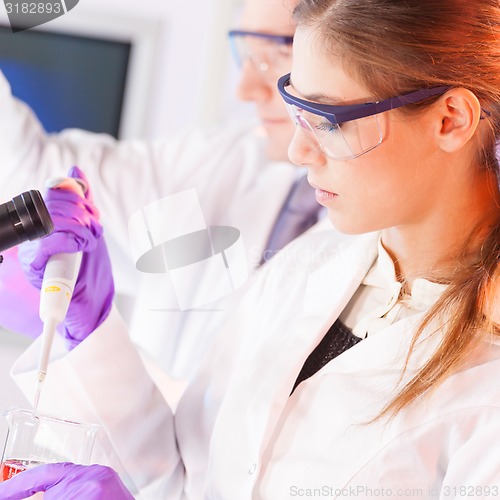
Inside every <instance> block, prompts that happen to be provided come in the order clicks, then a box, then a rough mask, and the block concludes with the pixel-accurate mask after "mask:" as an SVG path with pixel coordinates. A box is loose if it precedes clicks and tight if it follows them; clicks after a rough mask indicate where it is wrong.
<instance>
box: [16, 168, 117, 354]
mask: <svg viewBox="0 0 500 500" xmlns="http://www.w3.org/2000/svg"><path fill="white" fill-rule="evenodd" d="M68 177H73V178H77V179H78V178H79V179H82V180H83V181H84V182H85V183H86V185H87V187H88V188H87V191H86V193H85V198H82V197H81V196H80V195H78V194H76V193H74V192H73V191H71V190H68V189H49V190H48V191H47V193H46V195H45V196H44V201H45V204H46V205H47V209H48V211H49V213H50V216H51V217H52V221H53V222H54V232H53V233H52V234H50V235H49V236H47V237H45V238H42V239H40V240H35V241H30V242H26V243H23V244H22V245H20V246H19V260H20V262H21V265H22V267H23V269H24V271H25V273H26V276H27V277H28V279H29V281H31V283H32V284H33V285H35V286H36V287H37V288H41V286H42V280H43V273H44V270H45V265H46V264H47V260H48V259H49V257H50V256H51V255H54V254H57V253H61V252H68V253H71V252H80V251H81V252H83V257H82V264H81V267H80V273H79V274H78V279H77V282H76V285H75V289H74V292H73V297H72V298H71V303H70V306H69V309H68V313H67V315H66V319H65V320H64V336H65V338H66V339H67V344H68V347H69V348H70V349H73V348H74V347H76V346H77V345H78V344H79V343H80V342H81V341H82V340H84V339H85V338H87V337H88V336H89V335H90V333H92V332H93V331H94V330H95V329H96V328H97V327H98V326H99V325H100V324H101V323H102V322H103V321H104V320H105V319H106V317H107V316H108V314H109V311H110V309H111V305H112V301H113V295H114V283H113V275H112V272H111V262H110V260H109V255H108V251H107V248H106V244H105V242H104V238H103V237H102V226H101V225H100V224H99V211H98V210H97V208H96V207H95V205H94V203H93V199H92V193H91V191H90V186H89V183H88V181H87V179H86V177H85V175H84V173H83V172H82V171H81V170H80V169H79V168H78V167H73V168H72V169H71V170H70V171H69V174H68Z"/></svg>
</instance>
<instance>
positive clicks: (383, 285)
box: [340, 240, 447, 338]
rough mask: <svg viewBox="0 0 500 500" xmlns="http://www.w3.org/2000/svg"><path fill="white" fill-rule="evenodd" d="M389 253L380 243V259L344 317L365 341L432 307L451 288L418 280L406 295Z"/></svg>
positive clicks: (362, 284)
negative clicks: (390, 326)
mask: <svg viewBox="0 0 500 500" xmlns="http://www.w3.org/2000/svg"><path fill="white" fill-rule="evenodd" d="M402 287H403V284H402V283H401V282H400V281H398V280H397V277H396V269H395V267H394V262H393V261H392V259H391V257H390V255H389V254H388V253H387V250H386V249H385V248H384V246H383V245H382V241H381V240H379V242H378V257H377V259H376V260H375V262H374V263H373V266H372V267H371V268H370V270H369V271H368V273H367V275H366V276H365V278H364V279H363V281H362V283H361V285H360V287H359V288H358V290H357V291H356V293H355V294H354V295H353V297H352V299H351V300H350V301H349V303H348V304H347V306H346V308H345V309H344V311H343V312H342V314H341V315H340V320H341V321H342V322H343V323H344V324H345V325H346V326H348V327H349V328H351V329H352V332H353V333H354V335H356V336H357V337H360V338H365V337H367V336H368V335H372V334H374V333H376V332H378V331H380V330H382V329H383V328H386V327H387V326H389V325H392V324H393V323H394V322H396V321H398V320H400V319H403V318H406V317H408V316H411V315H413V314H416V313H419V312H423V311H427V310H429V309H430V307H432V306H433V305H434V304H435V303H436V302H437V300H438V299H439V297H440V296H441V294H442V293H443V292H444V290H445V289H446V287H447V285H444V284H441V283H436V282H433V281H429V280H427V279H424V278H417V279H415V280H414V281H413V283H412V285H411V290H410V293H404V292H402Z"/></svg>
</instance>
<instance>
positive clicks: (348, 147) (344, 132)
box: [286, 103, 382, 160]
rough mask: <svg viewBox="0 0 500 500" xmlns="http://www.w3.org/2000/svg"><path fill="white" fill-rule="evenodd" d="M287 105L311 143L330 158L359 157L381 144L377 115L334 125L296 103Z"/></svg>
mask: <svg viewBox="0 0 500 500" xmlns="http://www.w3.org/2000/svg"><path fill="white" fill-rule="evenodd" d="M286 107H287V109H288V112H289V114H290V116H291V117H292V120H293V121H294V122H295V124H296V125H297V126H300V127H301V129H302V130H303V132H304V134H305V136H306V137H307V139H308V140H309V142H310V144H311V145H312V146H313V147H314V148H316V149H319V150H320V151H322V152H323V153H324V154H325V155H326V156H328V157H329V158H333V159H335V160H348V159H352V158H357V157H358V156H361V155H363V154H364V153H367V152H368V151H371V150H372V149H374V148H376V147H377V146H378V145H379V144H381V143H382V130H381V128H380V124H379V121H378V118H377V115H372V116H367V117H365V118H359V119H357V120H351V121H348V122H344V123H340V124H334V123H332V122H330V121H329V120H328V119H327V118H325V117H323V116H320V115H315V114H313V113H310V112H308V111H304V110H303V109H300V108H298V107H297V106H295V105H293V104H288V103H286Z"/></svg>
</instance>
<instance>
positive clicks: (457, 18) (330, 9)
mask: <svg viewBox="0 0 500 500" xmlns="http://www.w3.org/2000/svg"><path fill="white" fill-rule="evenodd" d="M294 18H295V21H296V23H297V26H298V27H299V29H300V27H304V26H305V27H307V28H312V29H313V30H314V32H315V34H316V36H317V39H318V41H320V42H321V47H322V50H326V51H327V54H328V52H331V53H332V54H334V55H336V56H340V57H341V58H342V59H343V60H344V62H345V63H346V64H345V66H346V69H347V70H349V69H350V70H352V74H353V76H354V77H355V78H358V79H359V80H360V81H361V82H363V83H364V84H365V85H366V86H367V87H368V88H369V89H370V90H371V91H372V92H373V94H374V96H376V97H377V98H379V99H383V98H388V97H391V96H394V95H399V94H403V93H405V92H410V91H413V90H417V89H421V88H427V87H433V86H438V85H450V86H454V87H463V88H466V89H469V90H470V91H472V92H473V93H474V94H475V95H476V96H477V97H478V99H479V100H480V102H481V106H482V107H483V108H484V109H485V110H487V112H488V118H487V120H486V121H487V123H488V126H487V127H486V128H487V131H486V133H484V134H482V135H481V137H480V138H478V140H477V144H478V151H477V154H478V163H479V164H480V165H482V166H483V168H485V169H488V170H490V171H492V172H495V174H496V179H497V182H498V178H499V165H498V160H497V158H496V146H497V141H498V138H499V137H500V2H499V1H498V0H474V1H471V0H440V1H436V0H299V3H298V5H297V7H296V8H295V11H294ZM319 46H320V45H319V44H318V47H319ZM426 104H427V105H428V104H429V103H425V104H424V105H426ZM417 107H418V105H417ZM412 111H413V109H410V110H409V111H408V110H405V111H404V112H412ZM492 188H493V190H494V191H496V189H497V186H492ZM492 196H493V194H492ZM493 218H494V219H496V222H495V223H494V224H493V225H491V219H490V222H489V223H490V227H489V229H488V230H487V231H483V232H482V233H481V234H482V235H483V236H482V238H483V240H482V242H481V243H482V244H481V245H479V247H480V248H479V249H478V251H477V252H476V253H477V255H476V256H475V257H474V258H473V259H472V261H471V259H470V252H468V251H467V248H466V246H464V251H463V255H462V258H459V260H458V262H457V268H456V269H455V271H454V272H453V273H452V276H449V277H447V280H448V281H449V283H450V284H449V286H448V287H447V290H446V292H445V293H444V294H443V296H442V297H441V298H440V300H439V301H438V302H437V303H436V305H435V306H434V307H433V308H432V309H431V310H430V311H429V312H428V314H427V315H426V317H425V319H424V321H423V322H422V324H421V325H420V326H419V328H418V329H417V331H416V333H415V336H414V337H413V341H412V344H411V348H410V352H409V354H408V358H407V360H406V361H407V362H408V359H409V358H410V356H411V355H412V353H413V352H414V351H415V348H416V346H417V344H418V341H419V339H420V338H421V336H422V333H423V332H424V330H426V329H427V328H430V327H431V326H432V325H435V324H436V320H437V323H438V324H440V325H441V327H440V330H441V331H442V332H443V333H442V340H441V342H440V345H439V347H438V348H437V349H436V351H435V352H434V353H433V355H432V356H431V358H430V359H429V360H428V362H427V363H426V364H425V365H424V366H423V367H422V368H421V369H420V370H419V371H418V373H417V374H416V375H415V376H414V377H413V378H412V379H411V380H410V381H409V382H407V383H406V385H404V386H403V388H402V389H401V390H400V392H399V393H398V394H397V395H396V397H395V398H394V399H393V400H392V401H391V402H390V403H389V404H388V405H387V406H386V407H385V408H384V409H383V411H382V412H381V413H380V414H379V416H378V417H377V419H378V418H380V417H382V416H389V415H395V414H397V413H398V412H399V411H400V410H401V409H402V408H404V407H406V406H407V405H409V404H410V403H412V402H414V401H415V399H416V398H418V397H419V396H420V395H422V394H424V393H428V392H429V391H430V390H432V389H434V388H435V387H437V386H438V385H439V384H440V383H442V382H443V381H444V380H445V379H446V378H447V377H449V376H450V375H451V374H453V373H454V372H456V371H457V370H458V369H460V367H461V366H463V365H464V363H465V362H466V361H467V359H468V358H469V356H471V355H472V353H474V352H475V348H476V347H478V346H479V345H480V343H481V341H482V340H483V339H485V337H486V336H488V335H494V336H499V335H500V331H499V328H498V324H497V323H495V322H494V321H493V320H492V315H491V314H490V313H491V308H492V300H493V299H492V297H493V295H495V277H498V276H499V275H500V271H499V260H500V208H499V209H498V210H497V213H496V214H494V216H493ZM471 237H472V235H471ZM498 286H500V284H499V285H498ZM496 292H497V293H496V296H497V297H499V296H500V293H498V289H497V290H496ZM496 306H497V307H500V304H499V303H498V300H497V303H496ZM497 321H498V320H497Z"/></svg>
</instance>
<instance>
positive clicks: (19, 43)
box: [0, 10, 157, 139]
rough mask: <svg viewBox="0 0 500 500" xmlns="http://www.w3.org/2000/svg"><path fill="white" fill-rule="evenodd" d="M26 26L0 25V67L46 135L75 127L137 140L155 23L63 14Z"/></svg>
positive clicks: (143, 117)
mask: <svg viewBox="0 0 500 500" xmlns="http://www.w3.org/2000/svg"><path fill="white" fill-rule="evenodd" d="M64 17H67V18H68V19H64V20H63V19H61V21H60V22H57V23H56V22H55V21H52V22H50V23H47V24H46V25H43V26H39V27H37V28H32V29H30V30H26V31H22V32H18V33H12V31H11V29H10V27H9V26H8V25H6V24H2V25H0V69H1V70H2V71H3V73H4V74H5V76H6V78H7V79H8V80H9V82H10V84H11V87H12V93H13V94H14V95H15V96H17V97H19V98H20V99H22V100H23V101H25V102H27V103H28V104H29V105H30V107H31V108H32V109H33V110H34V111H35V113H36V114H37V116H38V118H39V119H40V121H41V122H42V124H43V126H44V127H45V129H46V130H47V131H48V132H57V131H59V130H62V129H65V128H83V129H86V130H90V131H93V132H104V133H108V134H111V135H113V136H115V137H118V138H122V139H123V138H133V137H141V136H142V135H143V133H144V122H145V116H144V110H145V109H146V107H147V106H146V102H147V99H148V95H149V82H150V81H151V72H152V70H153V55H154V50H155V42H156V31H157V25H156V23H155V22H154V21H145V20H133V21H132V20H128V19H126V20H124V19H119V18H117V17H115V16H111V17H109V18H106V16H103V15H102V14H99V16H92V15H90V18H89V16H88V14H86V13H81V12H78V11H77V10H75V11H72V12H71V13H68V14H67V15H66V16H64Z"/></svg>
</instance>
